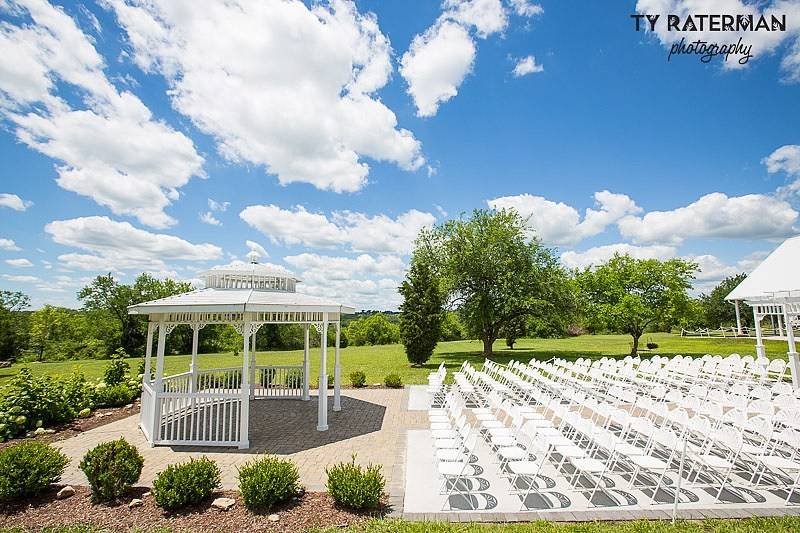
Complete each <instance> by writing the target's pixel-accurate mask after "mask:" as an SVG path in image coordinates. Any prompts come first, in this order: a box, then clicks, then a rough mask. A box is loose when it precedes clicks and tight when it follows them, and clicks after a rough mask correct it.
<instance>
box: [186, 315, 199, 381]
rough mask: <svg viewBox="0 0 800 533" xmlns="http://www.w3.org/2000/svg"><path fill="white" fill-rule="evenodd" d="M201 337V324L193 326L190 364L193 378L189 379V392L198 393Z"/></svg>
mask: <svg viewBox="0 0 800 533" xmlns="http://www.w3.org/2000/svg"><path fill="white" fill-rule="evenodd" d="M199 336H200V324H198V323H194V324H192V362H191V363H190V364H189V371H190V372H191V374H192V375H191V376H189V378H190V379H191V381H189V392H191V393H193V394H194V393H195V392H197V341H198V337H199Z"/></svg>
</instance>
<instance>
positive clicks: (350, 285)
mask: <svg viewBox="0 0 800 533" xmlns="http://www.w3.org/2000/svg"><path fill="white" fill-rule="evenodd" d="M284 260H285V261H286V262H287V263H289V264H290V265H292V266H293V267H294V268H295V269H297V270H298V272H299V274H300V278H301V279H302V280H303V283H301V284H300V285H298V289H297V290H298V291H299V292H304V293H307V294H314V295H317V296H320V295H324V296H326V297H330V298H335V299H337V300H339V301H342V302H345V303H348V304H351V305H354V306H355V307H356V308H358V309H381V310H394V309H397V307H398V306H399V305H400V302H401V298H400V295H399V294H398V293H397V287H398V286H399V285H400V280H401V278H402V276H403V272H404V271H405V264H404V263H403V261H402V259H401V258H400V257H398V256H394V255H381V256H377V257H375V256H371V255H368V254H361V255H359V256H357V257H339V256H323V255H317V254H311V253H303V254H299V255H294V256H288V257H285V258H284Z"/></svg>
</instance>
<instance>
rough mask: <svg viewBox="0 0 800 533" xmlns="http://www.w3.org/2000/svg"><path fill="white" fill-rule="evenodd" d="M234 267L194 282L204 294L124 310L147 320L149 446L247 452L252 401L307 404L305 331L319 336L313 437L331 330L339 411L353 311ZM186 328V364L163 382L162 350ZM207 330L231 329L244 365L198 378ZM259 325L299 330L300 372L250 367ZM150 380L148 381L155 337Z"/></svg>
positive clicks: (261, 269) (272, 270) (323, 407)
mask: <svg viewBox="0 0 800 533" xmlns="http://www.w3.org/2000/svg"><path fill="white" fill-rule="evenodd" d="M256 259H257V256H255V257H253V258H251V263H249V264H247V263H242V262H239V263H232V264H230V265H226V266H220V267H214V268H212V269H210V270H208V271H206V272H202V273H201V274H200V277H201V279H203V281H204V282H205V288H204V289H199V290H194V291H191V292H188V293H185V294H179V295H176V296H170V297H167V298H162V299H160V300H153V301H150V302H144V303H141V304H137V305H132V306H130V307H129V308H128V313H130V314H135V315H147V316H148V319H149V321H148V325H147V343H146V352H145V371H144V378H143V380H142V381H143V382H142V409H141V419H140V427H141V429H142V431H143V432H144V434H145V436H146V437H147V440H148V442H149V443H150V444H151V445H157V444H165V445H203V446H238V447H239V448H249V447H250V441H249V416H250V415H249V413H250V401H251V400H255V399H275V398H284V399H285V398H293V399H297V400H306V401H307V400H310V399H311V397H310V394H309V329H310V328H311V327H313V328H314V329H315V330H316V331H317V333H318V334H319V336H320V346H321V349H320V370H319V400H318V401H319V409H318V413H317V430H319V431H325V430H327V429H328V401H327V398H328V376H327V370H326V359H327V353H328V348H327V342H326V341H327V332H328V325H329V324H333V325H334V327H335V328H336V344H335V348H334V350H335V352H334V354H335V355H334V358H335V361H334V381H333V383H334V384H333V410H334V411H339V410H341V400H340V393H341V390H340V389H341V369H340V361H339V339H340V334H341V317H342V315H343V314H350V313H353V312H355V309H353V308H352V307H349V306H347V305H342V304H340V303H338V302H334V301H331V300H326V299H322V298H317V297H313V296H309V295H306V294H301V293H297V292H295V287H296V285H297V283H299V282H300V280H298V279H297V278H296V277H295V276H294V275H293V274H291V273H290V272H288V271H286V270H284V269H282V268H279V267H275V266H270V265H261V264H258V263H257V262H256ZM179 324H188V325H189V326H191V328H192V332H193V335H192V360H191V364H190V365H189V370H188V372H183V373H181V374H177V375H173V376H169V377H165V376H164V345H165V343H166V337H167V335H168V334H169V333H171V332H172V330H173V329H174V328H175V326H177V325H179ZM208 324H230V325H232V326H233V327H234V328H235V329H236V331H237V332H238V333H239V334H240V335H242V337H243V340H242V364H241V365H240V366H236V367H233V368H214V369H209V370H199V369H198V367H197V344H198V336H199V334H200V330H201V329H203V327H205V326H206V325H208ZM264 324H301V325H302V326H303V328H304V333H305V335H304V337H305V349H304V350H303V363H302V365H300V364H298V365H281V366H260V365H257V364H256V359H255V341H256V333H257V332H258V330H259V328H261V326H263V325H264ZM156 332H157V333H158V340H157V344H156V346H157V347H156V366H155V379H151V374H152V371H151V369H152V362H151V361H152V355H153V335H154V334H155V333H156Z"/></svg>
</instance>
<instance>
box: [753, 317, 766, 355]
mask: <svg viewBox="0 0 800 533" xmlns="http://www.w3.org/2000/svg"><path fill="white" fill-rule="evenodd" d="M753 320H754V321H755V323H756V356H757V357H756V358H757V359H761V360H763V359H766V358H767V354H766V350H765V349H764V339H763V338H762V336H761V317H760V316H759V315H758V305H754V306H753Z"/></svg>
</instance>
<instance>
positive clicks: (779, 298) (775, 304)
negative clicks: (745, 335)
mask: <svg viewBox="0 0 800 533" xmlns="http://www.w3.org/2000/svg"><path fill="white" fill-rule="evenodd" d="M725 299H726V300H728V301H732V302H733V304H734V305H735V306H736V330H737V332H738V334H739V335H741V334H742V321H741V315H740V311H739V303H740V302H744V303H746V304H747V305H749V306H750V307H752V309H753V321H754V322H755V330H756V354H757V356H758V359H759V360H766V350H765V348H764V334H763V329H762V326H761V321H762V320H763V319H764V318H767V317H770V318H771V319H772V320H773V321H777V328H776V329H777V332H778V337H779V338H782V339H785V340H786V342H787V344H788V348H789V349H788V352H787V354H788V356H789V366H790V367H791V369H792V384H793V385H794V387H795V388H800V358H799V357H798V353H797V345H796V341H795V335H794V329H795V328H796V327H797V326H798V322H799V321H800V237H792V238H791V239H786V240H785V241H784V242H783V243H782V244H781V245H780V246H778V247H777V248H776V249H775V251H773V252H772V253H771V254H770V255H768V256H767V258H766V259H764V261H762V262H761V264H760V265H758V266H757V267H756V268H755V269H754V270H753V271H752V272H751V273H750V274H749V275H748V276H747V277H746V278H745V279H744V280H743V281H742V282H741V283H740V284H739V285H737V286H736V288H735V289H733V290H732V291H731V292H730V294H728V296H726V297H725Z"/></svg>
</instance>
